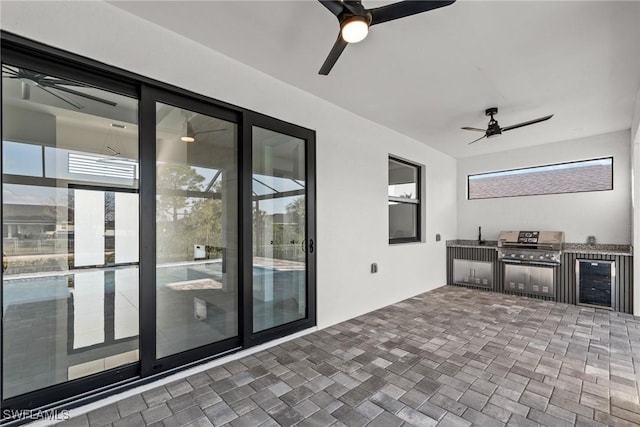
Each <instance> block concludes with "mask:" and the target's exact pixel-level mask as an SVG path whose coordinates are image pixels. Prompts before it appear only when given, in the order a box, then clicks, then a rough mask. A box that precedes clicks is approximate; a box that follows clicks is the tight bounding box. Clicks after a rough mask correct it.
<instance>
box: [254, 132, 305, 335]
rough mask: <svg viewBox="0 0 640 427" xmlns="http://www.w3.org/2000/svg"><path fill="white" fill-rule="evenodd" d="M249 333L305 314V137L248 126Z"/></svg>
mask: <svg viewBox="0 0 640 427" xmlns="http://www.w3.org/2000/svg"><path fill="white" fill-rule="evenodd" d="M252 134H253V141H252V144H253V155H252V156H253V162H252V163H253V171H252V204H253V207H252V208H253V332H259V331H263V330H265V329H269V328H272V327H275V326H279V325H283V324H285V323H289V322H293V321H295V320H299V319H303V318H305V317H306V315H307V306H306V302H307V295H306V289H307V283H306V276H307V275H306V270H307V266H306V253H305V245H306V243H307V242H306V235H305V233H306V219H305V218H306V215H305V214H306V197H305V196H306V182H305V176H306V171H305V140H303V139H300V138H295V137H292V136H289V135H285V134H282V133H278V132H274V131H271V130H267V129H263V128H260V127H256V126H254V127H253V132H252Z"/></svg>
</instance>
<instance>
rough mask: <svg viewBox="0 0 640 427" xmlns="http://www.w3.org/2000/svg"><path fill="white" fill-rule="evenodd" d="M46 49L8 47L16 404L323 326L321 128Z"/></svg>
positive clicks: (6, 146) (86, 390)
mask: <svg viewBox="0 0 640 427" xmlns="http://www.w3.org/2000/svg"><path fill="white" fill-rule="evenodd" d="M4 41H5V38H4V36H3V42H4ZM40 49H41V50H42V52H40V51H38V52H40V53H35V51H34V48H33V46H32V45H31V44H27V45H21V44H19V43H17V44H12V43H6V44H3V53H2V55H3V61H4V62H3V64H2V72H3V73H2V74H3V79H2V147H1V148H2V171H1V172H2V174H1V176H2V182H1V185H2V201H1V203H2V213H1V222H2V255H3V257H2V261H3V263H2V264H3V265H2V276H1V283H2V288H1V289H0V292H1V296H2V299H1V300H2V301H1V302H2V317H1V324H0V332H1V333H0V343H1V345H0V349H1V354H0V359H1V362H2V364H1V366H0V378H1V387H0V394H1V396H0V400H1V402H0V404H1V406H2V407H3V409H17V410H24V409H32V408H39V407H42V406H43V405H49V404H52V403H56V402H62V401H65V400H66V399H73V398H74V397H76V396H85V395H89V394H91V393H94V392H97V391H99V390H104V389H108V388H110V387H114V386H116V385H117V386H118V387H120V386H126V384H129V383H131V384H136V383H137V382H139V381H141V380H144V381H147V380H148V379H149V378H150V377H153V376H154V375H158V374H162V373H163V372H164V373H166V372H167V371H169V370H172V369H174V368H181V367H184V366H186V365H190V364H192V363H194V362H198V361H203V360H207V359H211V358H215V357H219V356H221V355H222V354H226V353H228V352H231V351H236V350H240V349H242V348H248V347H251V346H254V345H257V344H259V343H262V342H266V341H269V340H272V339H275V338H280V337H284V336H287V335H289V334H292V333H295V332H298V331H301V330H303V329H305V328H309V327H312V326H314V325H315V323H316V318H315V256H316V255H315V251H316V245H315V157H314V156H315V133H314V132H313V131H312V130H309V129H305V128H302V127H299V126H296V125H293V124H290V123H286V122H283V121H280V120H277V119H274V118H272V117H268V116H264V115H261V114H258V113H255V112H252V111H248V110H244V109H242V108H239V107H236V106H232V105H227V104H223V103H221V102H218V101H215V100H212V99H210V98H206V97H204V96H200V95H197V94H194V93H191V92H187V91H185V90H182V89H179V88H175V87H172V86H169V85H165V84H163V83H159V82H154V81H151V80H150V79H145V78H142V77H140V76H136V75H131V74H128V73H126V72H122V71H121V70H114V69H110V68H109V67H107V66H105V65H104V64H97V63H93V62H91V61H89V60H87V59H86V58H79V57H78V58H75V59H71V58H73V55H71V54H66V55H59V52H56V51H53V52H49V51H48V50H46V48H44V47H40ZM0 416H1V417H5V415H4V413H3V414H0ZM4 421H5V419H4V418H2V419H0V423H2V422H4Z"/></svg>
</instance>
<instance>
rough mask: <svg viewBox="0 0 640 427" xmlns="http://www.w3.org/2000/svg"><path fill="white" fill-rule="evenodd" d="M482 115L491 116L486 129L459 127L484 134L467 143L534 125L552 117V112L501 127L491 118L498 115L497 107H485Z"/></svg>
mask: <svg viewBox="0 0 640 427" xmlns="http://www.w3.org/2000/svg"><path fill="white" fill-rule="evenodd" d="M484 115H485V116H488V117H491V119H489V124H488V125H487V129H479V128H472V127H468V126H465V127H463V128H460V129H464V130H471V131H474V132H482V133H484V135H482V136H481V137H480V138H478V139H475V140H473V141H471V142H470V143H469V144H473V143H474V142H478V141H480V140H481V139H483V138H491V137H493V136H497V135H501V134H502V132H506V131H508V130H513V129H517V128H521V127H523V126H529V125H534V124H536V123H540V122H544V121H545V120H549V119H550V118H551V117H553V114H549V115H548V116H544V117H540V118H538V119H533V120H529V121H526V122H522V123H518V124H517V125H511V126H505V127H503V128H501V127H500V125H499V124H498V121H497V120H496V119H494V118H493V116H496V115H498V107H491V108H487V109H486V110H485V111H484Z"/></svg>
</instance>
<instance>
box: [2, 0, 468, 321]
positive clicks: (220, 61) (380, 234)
mask: <svg viewBox="0 0 640 427" xmlns="http://www.w3.org/2000/svg"><path fill="white" fill-rule="evenodd" d="M1 7H2V21H1V22H2V28H3V29H4V30H6V31H9V32H12V33H15V34H18V35H21V36H24V37H27V38H30V39H34V40H37V41H40V42H43V43H46V44H49V45H51V46H54V47H58V48H62V49H65V50H68V51H70V52H73V53H77V54H80V55H83V56H86V57H88V58H91V59H95V60H98V61H102V62H104V63H106V64H109V65H113V66H116V67H119V68H122V69H125V70H129V71H132V72H135V73H138V74H141V75H143V76H147V77H150V78H153V79H157V80H159V81H162V82H166V83H169V84H173V85H175V86H179V87H181V88H184V89H188V90H191V91H194V92H196V93H201V94H203V95H206V96H209V97H212V98H215V99H218V100H222V101H225V102H229V103H232V104H235V105H238V106H241V107H244V108H248V109H252V110H255V111H258V112H261V113H264V114H267V115H270V116H273V117H276V118H278V119H282V120H285V121H289V122H292V123H296V124H298V125H301V126H305V127H308V128H311V129H314V130H316V132H317V209H318V218H317V239H316V241H317V245H316V247H317V257H318V258H317V260H318V273H317V289H318V325H319V326H320V327H325V326H328V325H331V324H334V323H336V322H339V321H342V320H345V319H348V318H351V317H354V316H357V315H359V314H362V313H365V312H368V311H371V310H373V309H376V308H379V307H382V306H385V305H388V304H391V303H393V302H396V301H399V300H402V299H405V298H407V297H410V296H413V295H415V294H418V293H421V292H424V291H427V290H430V289H433V288H435V287H438V286H441V285H444V284H445V282H446V271H445V240H447V239H453V238H456V185H455V180H456V174H455V170H456V162H455V160H454V159H453V158H451V157H449V156H447V155H444V154H442V153H440V152H438V151H435V150H433V149H431V148H429V147H428V146H426V145H425V144H423V143H421V142H419V141H416V140H413V139H411V138H408V137H406V136H403V135H401V134H399V133H397V132H394V131H392V130H389V129H387V128H385V127H383V126H380V125H378V124H376V123H373V122H370V121H368V120H365V119H363V118H361V117H359V116H356V115H354V114H352V113H350V112H348V111H345V110H343V109H341V108H339V107H336V106H334V105H332V104H330V103H328V102H326V101H323V100H321V99H319V98H317V97H316V96H313V95H311V94H309V93H306V92H303V91H301V90H299V89H296V88H294V87H292V86H290V85H288V84H286V83H283V82H281V81H279V80H276V79H274V78H272V77H270V76H269V75H266V74H264V73H262V72H259V71H257V70H255V69H253V68H250V67H248V66H246V65H244V64H241V63H239V62H238V61H235V60H233V59H230V58H228V57H226V56H224V55H222V54H220V53H218V52H214V51H211V50H209V49H207V48H205V47H203V46H201V45H199V44H196V43H194V42H192V41H190V40H188V39H186V38H184V37H181V36H179V35H176V34H174V33H172V32H170V31H167V30H165V29H163V28H160V27H158V26H156V25H154V24H151V23H149V22H147V21H144V20H141V19H139V18H137V17H135V16H132V15H129V14H127V13H125V12H123V11H122V10H120V9H118V8H115V7H113V6H111V5H109V4H105V3H102V2H39V3H38V4H37V5H34V4H33V3H31V2H3V3H2V5H1ZM184 64H194V65H191V66H185V65H184ZM195 64H197V65H195ZM389 154H393V155H396V156H399V157H402V158H406V159H411V160H413V161H415V162H417V163H421V164H424V165H425V167H426V182H427V187H426V203H427V210H426V230H425V235H426V242H425V243H418V244H407V245H399V246H389V245H388V235H387V234H388V231H387V230H388V224H387V197H386V195H387V158H388V155H389ZM436 233H440V234H441V235H442V240H441V241H440V242H435V234H436ZM372 262H377V263H378V265H379V273H377V274H371V273H370V272H369V266H370V264H371V263H372Z"/></svg>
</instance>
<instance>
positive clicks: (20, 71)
mask: <svg viewBox="0 0 640 427" xmlns="http://www.w3.org/2000/svg"><path fill="white" fill-rule="evenodd" d="M2 77H3V78H7V79H13V80H20V82H21V84H22V99H30V97H31V88H32V87H36V88H39V89H42V90H43V91H45V92H47V93H48V94H50V95H53V96H55V97H56V98H58V99H59V100H61V101H63V102H65V103H67V104H69V105H71V106H72V107H74V108H77V109H78V110H81V109H83V108H84V105H82V104H80V103H78V102H76V101H74V100H73V99H71V98H69V97H68V96H65V95H63V94H62V93H58V91H60V92H66V93H69V94H72V95H76V96H80V97H82V98H85V99H90V100H92V101H96V102H100V103H102V104H107V105H110V106H112V107H115V106H116V105H118V104H117V103H116V102H113V101H110V100H108V99H104V98H100V97H97V96H93V95H90V94H88V93H85V92H80V91H78V90H75V89H71V88H69V87H68V86H75V87H88V86H86V85H83V84H81V83H78V82H74V81H72V80H67V79H60V78H57V77H51V76H48V75H46V74H41V73H36V72H35V71H30V70H25V69H24V68H18V67H11V66H8V65H4V64H3V65H2Z"/></svg>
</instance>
